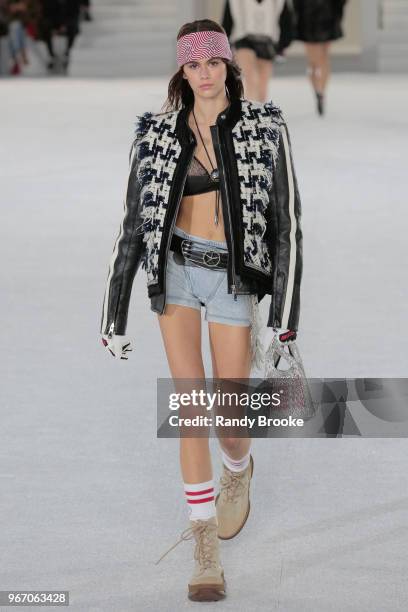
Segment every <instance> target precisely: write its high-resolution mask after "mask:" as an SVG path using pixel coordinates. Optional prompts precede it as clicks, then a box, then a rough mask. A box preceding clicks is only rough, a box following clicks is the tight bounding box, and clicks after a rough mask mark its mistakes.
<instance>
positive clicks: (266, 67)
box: [256, 58, 273, 102]
mask: <svg viewBox="0 0 408 612" xmlns="http://www.w3.org/2000/svg"><path fill="white" fill-rule="evenodd" d="M256 67H257V71H258V75H259V80H258V97H257V100H258V102H266V100H267V99H268V86H269V79H270V78H271V76H272V72H273V63H272V60H265V59H260V58H256Z"/></svg>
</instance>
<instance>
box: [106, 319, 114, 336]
mask: <svg viewBox="0 0 408 612" xmlns="http://www.w3.org/2000/svg"><path fill="white" fill-rule="evenodd" d="M114 330H115V323H114V322H113V321H112V323H111V325H110V328H109V331H108V338H112V336H113V334H114Z"/></svg>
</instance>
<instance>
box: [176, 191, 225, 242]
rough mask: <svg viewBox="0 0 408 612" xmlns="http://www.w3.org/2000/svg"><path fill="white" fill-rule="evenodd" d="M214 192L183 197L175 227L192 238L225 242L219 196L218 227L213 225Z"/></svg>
mask: <svg viewBox="0 0 408 612" xmlns="http://www.w3.org/2000/svg"><path fill="white" fill-rule="evenodd" d="M215 195H216V192H215V191H209V192H208V193H200V194H197V195H191V196H184V197H183V198H182V199H181V202H180V208H179V212H178V215H177V219H176V226H177V227H179V228H180V229H182V230H184V231H185V232H187V233H188V234H192V235H193V236H200V238H205V239H206V240H217V241H223V242H225V241H226V238H225V232H224V219H223V216H222V206H221V194H220V196H219V197H220V211H219V220H218V225H215V223H214V211H215Z"/></svg>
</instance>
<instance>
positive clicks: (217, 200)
mask: <svg viewBox="0 0 408 612" xmlns="http://www.w3.org/2000/svg"><path fill="white" fill-rule="evenodd" d="M193 117H194V121H195V124H196V126H197V130H198V133H199V135H200V138H201V142H202V143H203V147H204V150H205V152H206V154H207V157H208V159H209V162H210V165H211V168H212V171H211V173H209V176H210V179H211V180H212V181H213V182H214V183H216V182H218V181H219V179H220V174H219V172H218V168H214V166H213V164H212V161H211V157H210V156H209V154H208V151H207V147H206V146H205V143H204V139H203V137H202V135H201V132H200V128H199V127H198V123H197V119H196V116H195V114H194V109H193ZM219 213H220V190H219V189H216V190H215V212H214V223H215V225H218V222H219Z"/></svg>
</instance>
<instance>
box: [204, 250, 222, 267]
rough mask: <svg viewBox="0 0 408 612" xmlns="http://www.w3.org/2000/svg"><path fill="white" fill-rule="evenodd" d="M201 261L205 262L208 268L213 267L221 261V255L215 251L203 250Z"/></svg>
mask: <svg viewBox="0 0 408 612" xmlns="http://www.w3.org/2000/svg"><path fill="white" fill-rule="evenodd" d="M203 261H204V263H205V265H206V266H208V267H209V268H214V267H215V266H218V264H219V263H220V261H221V255H220V254H219V253H217V251H211V250H209V251H205V253H204V255H203Z"/></svg>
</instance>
